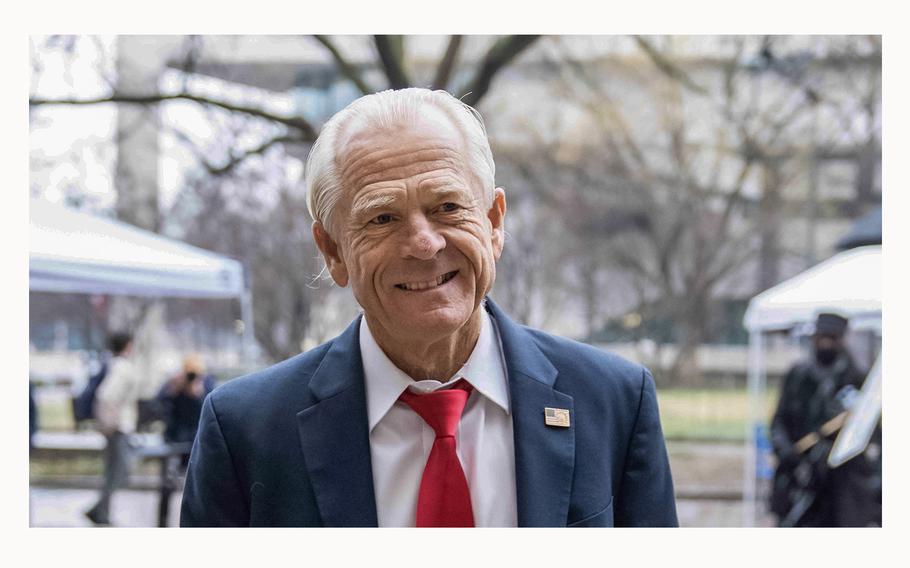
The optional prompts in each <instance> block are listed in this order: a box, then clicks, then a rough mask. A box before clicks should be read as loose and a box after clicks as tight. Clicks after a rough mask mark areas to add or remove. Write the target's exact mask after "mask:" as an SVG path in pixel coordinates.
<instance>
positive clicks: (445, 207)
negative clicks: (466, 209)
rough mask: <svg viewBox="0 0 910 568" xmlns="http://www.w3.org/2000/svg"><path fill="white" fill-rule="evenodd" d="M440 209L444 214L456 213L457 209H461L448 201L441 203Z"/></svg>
mask: <svg viewBox="0 0 910 568" xmlns="http://www.w3.org/2000/svg"><path fill="white" fill-rule="evenodd" d="M440 209H441V210H442V211H443V212H444V213H451V212H452V211H458V210H459V209H461V207H459V206H458V204H457V203H452V202H451V201H450V202H448V203H443V204H442V207H440Z"/></svg>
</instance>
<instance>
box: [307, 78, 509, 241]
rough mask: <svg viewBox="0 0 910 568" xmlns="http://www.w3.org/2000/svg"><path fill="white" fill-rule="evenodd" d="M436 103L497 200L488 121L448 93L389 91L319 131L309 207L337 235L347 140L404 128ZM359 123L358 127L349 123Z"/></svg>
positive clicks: (311, 160)
mask: <svg viewBox="0 0 910 568" xmlns="http://www.w3.org/2000/svg"><path fill="white" fill-rule="evenodd" d="M427 106H432V107H434V108H437V109H439V110H441V111H443V112H444V113H445V115H446V116H447V117H448V118H449V119H450V120H451V121H452V123H453V124H454V126H456V127H457V128H458V129H459V130H460V131H461V134H462V135H463V136H464V141H465V147H466V154H467V155H466V156H465V161H466V162H467V165H468V168H469V169H470V170H471V172H470V173H472V174H473V175H474V176H475V177H476V178H477V180H478V181H479V182H480V184H481V190H482V191H483V195H484V203H485V207H490V206H491V205H492V203H493V194H494V190H495V185H494V176H495V174H496V166H495V165H494V164H493V152H492V151H491V150H490V142H489V141H488V140H487V130H486V128H485V127H484V124H483V119H482V118H481V116H480V113H478V112H477V111H476V110H474V109H473V108H472V107H470V106H469V105H466V104H464V103H463V102H461V101H460V100H458V99H456V98H455V97H453V96H452V95H450V94H449V93H447V92H445V91H431V90H430V89H420V88H409V89H400V90H391V89H390V90H387V91H381V92H378V93H374V94H372V95H366V96H363V97H360V98H359V99H357V100H355V101H354V102H352V103H351V104H349V105H348V106H346V107H345V108H343V109H342V110H340V111H338V112H337V113H336V114H335V115H334V116H332V118H330V119H329V120H328V121H327V122H326V123H325V125H323V127H322V130H321V131H320V133H319V137H318V138H317V139H316V142H315V143H314V144H313V148H312V149H311V150H310V155H309V157H308V158H307V161H306V178H305V184H306V191H307V209H309V212H310V216H311V217H313V219H314V220H316V221H319V222H320V223H322V225H323V226H324V227H325V228H326V229H327V230H328V232H329V234H332V233H333V231H332V228H331V227H330V220H331V219H332V213H333V211H334V208H335V205H336V204H337V203H338V200H339V199H340V198H341V192H342V187H341V177H340V175H339V172H338V165H339V158H340V157H341V154H342V152H343V150H344V148H343V146H344V144H345V143H346V142H347V141H348V140H350V139H351V137H352V135H353V134H355V133H357V132H359V131H362V130H365V129H376V130H379V131H382V130H388V129H392V128H395V127H398V126H408V125H414V124H416V123H417V122H418V120H419V118H420V117H421V111H422V110H423V109H424V108H425V107H427ZM354 118H360V119H361V120H358V121H356V125H355V126H354V131H351V132H348V129H347V128H345V127H346V126H348V125H350V124H351V123H352V119H354Z"/></svg>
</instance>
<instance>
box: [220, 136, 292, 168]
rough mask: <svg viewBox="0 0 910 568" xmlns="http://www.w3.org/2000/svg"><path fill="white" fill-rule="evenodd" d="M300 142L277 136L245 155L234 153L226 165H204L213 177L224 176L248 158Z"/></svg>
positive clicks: (246, 152)
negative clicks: (281, 145)
mask: <svg viewBox="0 0 910 568" xmlns="http://www.w3.org/2000/svg"><path fill="white" fill-rule="evenodd" d="M298 140H299V138H297V137H295V136H288V135H287V134H282V135H280V136H275V137H274V138H270V139H268V140H266V141H265V142H263V143H262V144H260V145H258V146H256V147H255V148H252V149H250V150H247V151H245V152H243V153H239V154H235V153H234V152H233V151H232V152H231V157H230V159H228V161H227V162H225V163H224V165H221V166H213V165H211V164H209V163H204V166H205V168H206V170H208V172H209V173H211V174H212V175H215V176H220V175H224V174H227V173H230V171H231V170H233V169H234V168H235V167H237V166H238V165H239V164H241V163H242V162H243V161H244V160H246V159H247V158H249V157H251V156H256V155H259V154H263V153H265V151H266V150H268V149H269V148H271V147H272V146H274V145H276V144H285V143H289V142H297V141H298Z"/></svg>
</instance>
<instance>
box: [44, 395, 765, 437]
mask: <svg viewBox="0 0 910 568" xmlns="http://www.w3.org/2000/svg"><path fill="white" fill-rule="evenodd" d="M776 402H777V392H776V391H775V390H768V391H767V392H766V394H765V398H764V410H765V414H766V422H770V420H771V414H772V413H773V412H774V405H775V404H776ZM657 403H658V406H659V407H660V418H661V423H662V425H663V429H664V435H665V436H667V437H668V438H695V439H708V438H710V439H719V438H722V439H732V440H742V439H744V438H745V432H746V422H747V420H748V408H749V406H748V397H747V394H746V391H745V389H736V390H733V389H674V388H664V389H660V390H658V392H657ZM38 412H39V420H40V428H41V429H42V430H51V431H71V430H72V429H73V414H72V409H71V408H70V405H69V401H68V400H52V401H48V402H46V403H44V404H42V405H41V407H40V408H39V411H38Z"/></svg>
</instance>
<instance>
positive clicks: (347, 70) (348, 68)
mask: <svg viewBox="0 0 910 568" xmlns="http://www.w3.org/2000/svg"><path fill="white" fill-rule="evenodd" d="M313 37H314V38H316V40H317V41H319V43H321V44H322V45H323V46H324V47H325V48H326V49H327V50H329V53H331V54H332V57H334V58H335V64H336V65H338V70H339V71H341V74H342V75H344V76H345V77H347V78H348V79H350V80H351V82H352V83H354V85H355V86H356V87H357V89H359V90H360V92H361V93H363V94H364V95H368V94H370V93H372V92H373V89H371V88H370V87H369V86H368V85H367V84H366V83H365V82H364V81H363V79H362V78H361V77H360V73H359V72H358V71H357V69H356V68H355V67H354V66H352V65H351V64H350V63H348V60H347V59H345V58H344V55H342V54H341V52H340V51H338V48H337V47H335V44H334V43H332V40H331V39H329V36H324V35H314V36H313Z"/></svg>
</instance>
